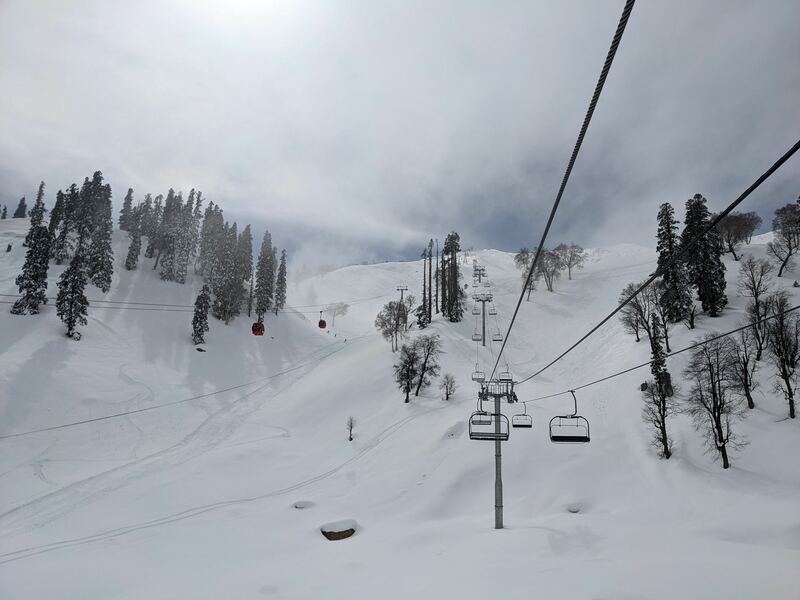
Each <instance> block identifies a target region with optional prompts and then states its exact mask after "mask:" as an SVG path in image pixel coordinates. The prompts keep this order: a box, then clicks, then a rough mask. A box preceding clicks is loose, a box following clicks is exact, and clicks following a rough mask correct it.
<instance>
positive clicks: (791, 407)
mask: <svg viewBox="0 0 800 600" xmlns="http://www.w3.org/2000/svg"><path fill="white" fill-rule="evenodd" d="M787 385H788V383H787ZM786 399H787V400H788V401H789V418H790V419H794V418H795V414H794V391H793V390H792V388H791V387H789V393H788V394H786Z"/></svg>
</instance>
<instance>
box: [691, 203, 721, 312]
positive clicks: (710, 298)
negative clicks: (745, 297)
mask: <svg viewBox="0 0 800 600" xmlns="http://www.w3.org/2000/svg"><path fill="white" fill-rule="evenodd" d="M710 222H711V215H710V213H709V212H708V207H707V206H706V199H705V198H703V196H701V195H700V194H695V195H694V197H692V198H690V199H689V200H687V201H686V219H685V221H684V229H683V233H682V234H681V245H683V246H688V244H689V243H690V242H691V241H692V240H694V239H696V238H699V239H697V242H696V243H695V244H694V245H693V246H692V247H691V250H690V251H689V255H688V257H686V258H685V260H686V266H687V271H688V274H689V280H690V281H691V283H692V284H693V285H695V286H697V296H698V298H700V303H701V305H702V307H703V310H704V311H705V312H707V313H708V314H709V316H712V317H716V316H719V314H720V313H721V312H722V309H723V308H725V305H726V304H727V303H728V298H727V297H726V296H725V285H726V283H725V265H724V264H723V263H722V250H723V246H722V240H721V239H720V237H719V232H718V231H716V230H711V231H709V232H708V233H707V234H705V235H704V236H702V237H700V234H701V233H702V231H703V230H704V229H705V228H706V227H708V225H709V223H710Z"/></svg>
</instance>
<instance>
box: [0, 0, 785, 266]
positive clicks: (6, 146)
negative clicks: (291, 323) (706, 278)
mask: <svg viewBox="0 0 800 600" xmlns="http://www.w3.org/2000/svg"><path fill="white" fill-rule="evenodd" d="M622 5H623V2H622V1H621V0H618V1H613V2H612V1H610V0H609V1H605V0H603V1H594V0H592V1H590V0H585V1H582V2H578V1H559V2H553V1H552V0H541V1H533V0H531V1H527V2H523V1H519V2H499V1H495V2H477V1H476V2H471V1H466V0H453V1H443V0H439V1H436V2H429V1H417V0H402V1H396V2H395V1H382V0H363V1H337V0H319V1H316V2H315V1H304V0H300V1H298V0H281V1H278V0H275V1H256V0H220V1H205V2H203V1H197V0H186V1H182V2H181V1H172V2H169V1H166V0H159V1H157V2H151V1H136V2H129V1H112V0H100V1H97V2H92V1H86V0H82V1H75V2H63V1H62V0H51V1H38V0H0V203H5V204H9V205H12V204H13V205H15V204H16V201H17V199H18V198H19V197H20V196H22V195H23V194H24V195H27V196H28V197H32V196H33V195H34V194H35V189H36V185H37V184H38V181H39V180H41V179H44V180H45V181H46V183H47V185H48V204H50V205H52V201H53V195H54V193H55V191H56V190H57V189H58V188H62V187H65V186H67V185H68V184H69V183H71V182H73V181H77V182H80V181H82V180H83V178H84V177H85V176H86V175H89V174H91V172H93V171H95V170H97V169H99V170H102V171H103V173H104V174H105V175H106V178H107V179H108V181H109V182H110V183H111V185H112V188H113V190H114V197H115V201H117V202H119V200H120V199H121V198H122V196H123V195H124V192H125V190H126V189H127V188H128V187H129V186H130V187H133V188H134V190H135V192H136V195H137V197H139V198H141V196H142V195H143V194H144V193H145V192H152V193H153V194H157V193H163V192H165V191H166V189H167V188H169V187H174V188H175V189H183V190H184V191H188V189H189V188H191V187H196V188H198V189H201V190H202V191H203V192H204V194H205V196H206V198H208V199H211V200H213V201H215V202H218V203H219V204H221V205H222V207H223V209H224V210H225V212H226V216H228V217H229V218H232V219H236V220H237V221H239V223H240V226H241V225H242V224H243V223H244V222H252V223H253V224H254V227H255V228H256V229H257V230H259V229H261V228H263V227H264V226H265V225H266V226H268V227H269V228H270V229H271V230H272V231H273V236H274V237H275V239H276V243H277V244H278V245H279V246H287V247H289V248H290V251H291V252H292V254H293V256H294V257H295V259H296V261H298V262H313V261H314V260H319V261H322V262H347V261H358V260H364V259H368V260H369V259H383V258H400V257H410V256H415V255H416V254H418V252H419V250H420V249H421V247H422V246H423V245H424V243H425V242H426V241H427V239H428V238H429V237H439V238H440V239H441V238H443V237H444V234H445V233H446V232H447V231H449V230H451V229H455V230H457V231H458V232H459V233H460V234H461V237H462V243H463V245H465V246H467V247H469V246H473V247H476V248H481V247H493V248H500V249H504V250H512V249H516V248H518V247H519V246H520V245H532V244H533V243H534V240H538V237H539V235H540V234H541V231H542V228H543V225H544V222H543V221H544V218H545V216H546V213H547V211H548V210H549V206H550V204H551V202H552V200H553V198H554V196H555V193H556V191H557V188H558V185H559V183H560V179H561V177H562V174H563V171H564V168H565V166H566V163H567V160H568V158H569V154H570V152H571V150H572V147H573V144H574V142H575V137H576V135H577V132H578V129H579V126H580V123H581V121H582V119H583V116H584V113H585V110H586V106H587V104H588V102H589V99H590V96H591V93H592V91H593V89H594V86H595V83H596V81H597V77H598V74H599V71H600V67H601V66H602V62H603V60H604V58H605V54H606V52H607V49H608V45H609V43H610V40H611V37H612V35H613V32H614V29H615V27H616V24H617V20H618V19H619V14H620V12H621V9H622ZM799 23H800V2H797V0H785V1H782V0H767V1H764V2H753V1H751V0H748V1H744V0H719V1H710V0H703V1H702V2H697V1H696V0H680V1H675V0H670V1H659V2H653V1H650V2H646V1H644V0H640V2H639V3H638V4H637V6H636V7H635V8H634V11H633V14H632V16H631V19H630V21H629V23H628V28H627V31H626V33H625V37H624V38H623V42H622V44H621V46H620V49H619V52H618V54H617V58H616V61H615V63H614V67H613V69H612V71H611V75H610V76H609V79H608V82H607V84H606V88H605V91H604V93H603V97H602V98H601V100H600V103H599V105H598V109H597V111H596V113H595V117H594V121H593V122H592V125H591V127H590V129H589V132H588V135H587V138H586V142H585V144H584V147H583V151H582V154H581V156H580V157H579V159H578V163H577V165H576V167H575V170H574V172H573V175H572V179H571V182H570V184H569V186H568V188H567V191H566V194H565V196H564V200H563V201H562V205H561V209H560V212H559V214H558V217H557V219H556V223H555V229H554V230H553V231H552V234H551V235H552V241H553V242H554V243H557V242H558V241H562V240H568V239H569V240H574V241H576V242H579V243H583V244H584V245H587V246H589V245H604V244H611V243H614V242H618V241H629V242H639V243H645V244H648V245H652V238H653V235H654V231H655V223H654V218H655V213H656V210H657V207H658V205H659V204H660V203H662V202H665V201H669V202H673V203H674V204H675V206H676V207H680V208H679V211H678V212H679V214H682V213H683V208H682V205H683V202H684V201H685V200H686V198H688V197H689V196H691V195H692V194H694V193H696V192H700V193H703V194H704V195H705V196H706V197H707V198H708V199H709V203H710V205H711V207H712V209H713V208H719V207H720V206H723V205H724V204H727V203H728V202H730V201H731V200H732V199H733V198H735V197H736V196H737V195H738V194H739V193H740V192H741V191H742V190H743V189H744V188H746V187H747V186H748V185H749V184H750V183H751V182H752V181H753V180H754V179H755V178H756V177H757V176H758V175H760V174H761V172H762V171H764V170H765V168H766V167H767V166H769V165H770V164H771V163H772V162H774V160H775V159H777V157H778V156H780V155H781V154H782V153H783V152H785V151H786V150H787V149H788V148H789V147H790V146H791V145H792V144H793V143H794V142H795V141H796V140H797V139H798V137H800V33H799V31H800V30H799V29H798V24H799ZM798 195H800V158H798V157H795V158H794V159H793V160H792V161H791V162H790V163H788V164H787V165H786V166H785V167H784V168H783V169H782V170H781V171H779V172H778V173H777V174H776V175H775V176H774V177H773V178H772V179H771V180H770V181H769V182H768V184H767V185H765V186H763V187H762V188H761V190H759V192H758V193H757V194H755V195H754V196H752V197H751V199H750V200H748V201H747V203H746V205H745V206H744V208H745V209H746V210H758V211H759V212H760V213H761V214H762V216H764V218H765V221H769V215H771V213H772V211H773V210H774V209H775V207H777V206H779V205H781V204H785V203H787V202H790V201H793V200H794V199H796V198H797V196H798ZM9 208H10V209H11V206H10V207H9ZM312 257H313V258H312ZM295 264H296V265H297V263H295ZM297 266H299V265H297Z"/></svg>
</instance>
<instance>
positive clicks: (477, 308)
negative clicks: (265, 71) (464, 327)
mask: <svg viewBox="0 0 800 600" xmlns="http://www.w3.org/2000/svg"><path fill="white" fill-rule="evenodd" d="M472 314H473V315H479V314H481V309H480V308H479V307H478V306H473V307H472Z"/></svg>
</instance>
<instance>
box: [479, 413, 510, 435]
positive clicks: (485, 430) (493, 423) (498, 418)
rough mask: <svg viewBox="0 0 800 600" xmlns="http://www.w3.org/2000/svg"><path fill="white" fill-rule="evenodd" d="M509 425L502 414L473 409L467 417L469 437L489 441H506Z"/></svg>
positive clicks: (506, 418)
mask: <svg viewBox="0 0 800 600" xmlns="http://www.w3.org/2000/svg"><path fill="white" fill-rule="evenodd" d="M509 433H510V427H509V422H508V417H506V416H505V415H503V414H495V413H487V412H484V411H475V412H474V413H472V415H471V416H470V418H469V439H471V440H483V441H489V442H498V441H499V442H505V441H508V436H509Z"/></svg>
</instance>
